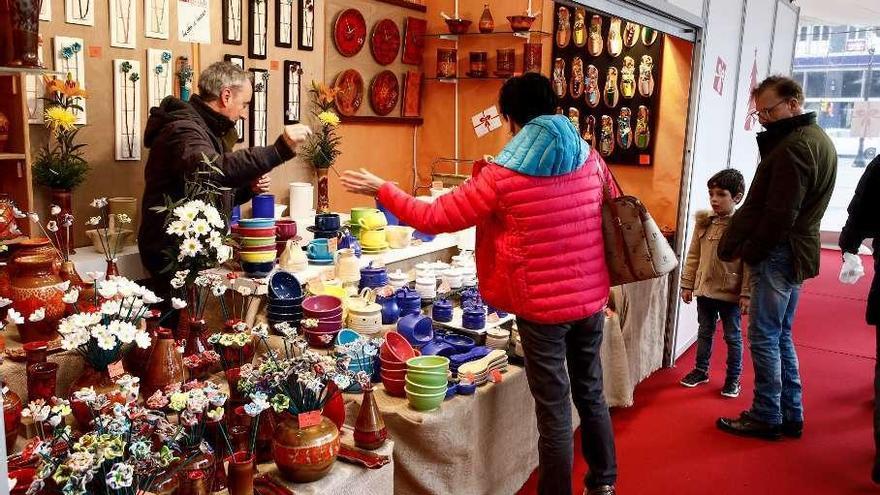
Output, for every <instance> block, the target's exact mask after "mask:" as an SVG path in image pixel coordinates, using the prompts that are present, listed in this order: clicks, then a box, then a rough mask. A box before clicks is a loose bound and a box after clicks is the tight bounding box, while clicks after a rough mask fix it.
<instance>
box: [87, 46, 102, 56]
mask: <svg viewBox="0 0 880 495" xmlns="http://www.w3.org/2000/svg"><path fill="white" fill-rule="evenodd" d="M101 50H102V48H101V46H100V45H89V58H101Z"/></svg>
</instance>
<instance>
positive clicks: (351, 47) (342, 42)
mask: <svg viewBox="0 0 880 495" xmlns="http://www.w3.org/2000/svg"><path fill="white" fill-rule="evenodd" d="M366 40H367V21H365V20H364V16H363V14H361V12H360V11H359V10H357V9H347V10H343V11H342V12H340V13H339V15H338V16H336V24H335V26H334V27H333V42H334V43H335V44H336V49H337V50H339V53H341V54H342V55H343V56H345V57H352V56H354V55H356V54H357V53H358V52H359V51H361V48H363V47H364V42H365V41H366Z"/></svg>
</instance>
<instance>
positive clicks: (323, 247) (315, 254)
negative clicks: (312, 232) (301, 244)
mask: <svg viewBox="0 0 880 495" xmlns="http://www.w3.org/2000/svg"><path fill="white" fill-rule="evenodd" d="M306 251H307V252H308V253H309V257H310V258H312V259H321V260H325V259H326V260H329V259H332V256H330V247H329V246H328V243H327V239H313V240H312V242H310V243H309V247H308V248H306Z"/></svg>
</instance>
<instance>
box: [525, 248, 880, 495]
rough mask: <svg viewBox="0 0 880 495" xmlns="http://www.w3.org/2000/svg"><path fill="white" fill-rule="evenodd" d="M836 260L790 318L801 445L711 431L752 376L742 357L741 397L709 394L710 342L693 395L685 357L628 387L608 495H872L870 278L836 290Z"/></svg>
mask: <svg viewBox="0 0 880 495" xmlns="http://www.w3.org/2000/svg"><path fill="white" fill-rule="evenodd" d="M839 259H840V253H837V252H833V251H828V252H823V257H822V261H823V265H822V275H821V276H820V277H818V278H816V279H814V280H811V281H809V282H808V283H807V284H806V285H805V287H804V290H803V292H802V295H801V301H800V304H799V308H798V314H797V317H796V319H795V328H794V333H795V341H796V344H797V346H798V356H799V358H800V364H801V378H802V380H803V383H804V401H805V405H804V408H805V415H806V418H805V419H806V429H805V432H804V437H803V438H802V439H801V440H781V441H779V442H767V441H761V440H751V439H745V438H738V437H733V436H730V435H726V434H723V433H721V432H719V431H718V430H717V429H716V428H715V419H716V418H717V417H719V416H721V415H727V416H733V415H737V414H738V413H739V412H740V411H742V410H744V409H748V407H749V405H750V403H751V397H752V386H753V377H754V375H753V372H752V363H751V359H750V358H749V353H748V351H746V353H745V362H744V374H743V393H742V395H741V396H740V397H739V398H738V399H735V400H730V399H724V398H722V397H721V396H720V395H719V392H720V388H721V384H722V383H721V382H722V381H723V370H724V358H725V354H726V347H725V346H724V344H723V340H721V339H720V334H718V335H717V336H716V339H717V340H716V342H719V341H720V345H718V344H716V348H715V352H714V355H713V357H712V381H711V382H710V383H709V384H707V385H703V386H701V387H699V388H696V389H686V388H684V387H682V386H680V385H679V384H678V380H679V379H680V378H681V377H682V376H683V375H684V374H685V373H687V372H688V371H689V370H690V369H691V367H692V366H693V363H694V354H695V352H694V351H695V349H694V348H692V349H690V350H689V351H688V352H687V353H686V354H685V355H684V356H683V357H682V358H680V359H679V361H678V364H677V367H676V368H673V369H663V370H660V371H658V372H657V373H655V374H654V375H653V376H651V377H650V378H648V379H647V380H645V381H644V382H642V383H641V384H640V385H639V386H638V388H637V389H636V396H635V406H634V407H631V408H628V409H620V410H615V411H614V412H613V419H614V429H615V434H616V436H617V453H618V464H619V479H618V485H617V487H618V493H620V494H623V495H634V494H637V495H652V494H658V495H659V494H663V495H667V494H671V493H675V494H676V495H691V494H693V495H705V494H711V495H728V494H729V495H739V494H745V493H748V494H765V493H766V494H771V493H772V494H780V495H786V494H804V493H809V494H814V493H815V494H820V493H823V494H824V493H828V494H861V493H880V487H877V486H875V485H873V484H871V482H870V468H871V465H872V459H873V455H874V450H873V434H872V429H871V418H872V405H873V400H872V399H873V387H872V384H873V371H874V362H875V361H874V349H875V341H874V329H873V328H872V327H869V326H867V325H866V324H865V323H864V306H865V297H866V294H867V290H868V285H869V280H870V278H869V277H871V276H872V275H873V273H868V275H867V276H866V278H865V279H863V280H862V281H861V282H860V283H859V284H858V285H857V286H856V288H853V287H851V286H843V285H842V284H840V283H839V282H838V281H837V273H838V271H839V268H840V262H839ZM864 260H865V263H866V265H868V264H869V263H870V259H869V258H865V259H864ZM871 272H873V270H871ZM744 327H745V322H744ZM575 442H576V445H575V450H576V454H575V466H574V475H573V478H574V479H573V480H572V484H573V487H574V493H576V494H579V493H581V491H582V490H583V483H582V479H583V476H584V474H585V473H586V470H587V467H586V464H585V463H584V460H583V458H582V457H581V455H580V452H579V449H580V446H579V442H578V441H577V435H576V436H575ZM536 482H537V477H536V474H535V473H533V474H532V477H531V478H530V479H529V481H528V482H527V483H526V484H525V486H523V488H522V490H520V492H519V493H520V494H521V495H529V494H533V493H536Z"/></svg>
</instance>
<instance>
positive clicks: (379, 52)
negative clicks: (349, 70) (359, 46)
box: [370, 19, 400, 65]
mask: <svg viewBox="0 0 880 495" xmlns="http://www.w3.org/2000/svg"><path fill="white" fill-rule="evenodd" d="M398 50H400V30H399V29H397V24H395V23H394V21H392V20H391V19H382V20H381V21H379V22H377V23H376V26H375V27H373V34H372V36H370V51H371V52H372V53H373V58H375V59H376V62H379V63H380V64H381V65H388V64H390V63H391V62H394V59H396V58H397V51H398Z"/></svg>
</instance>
